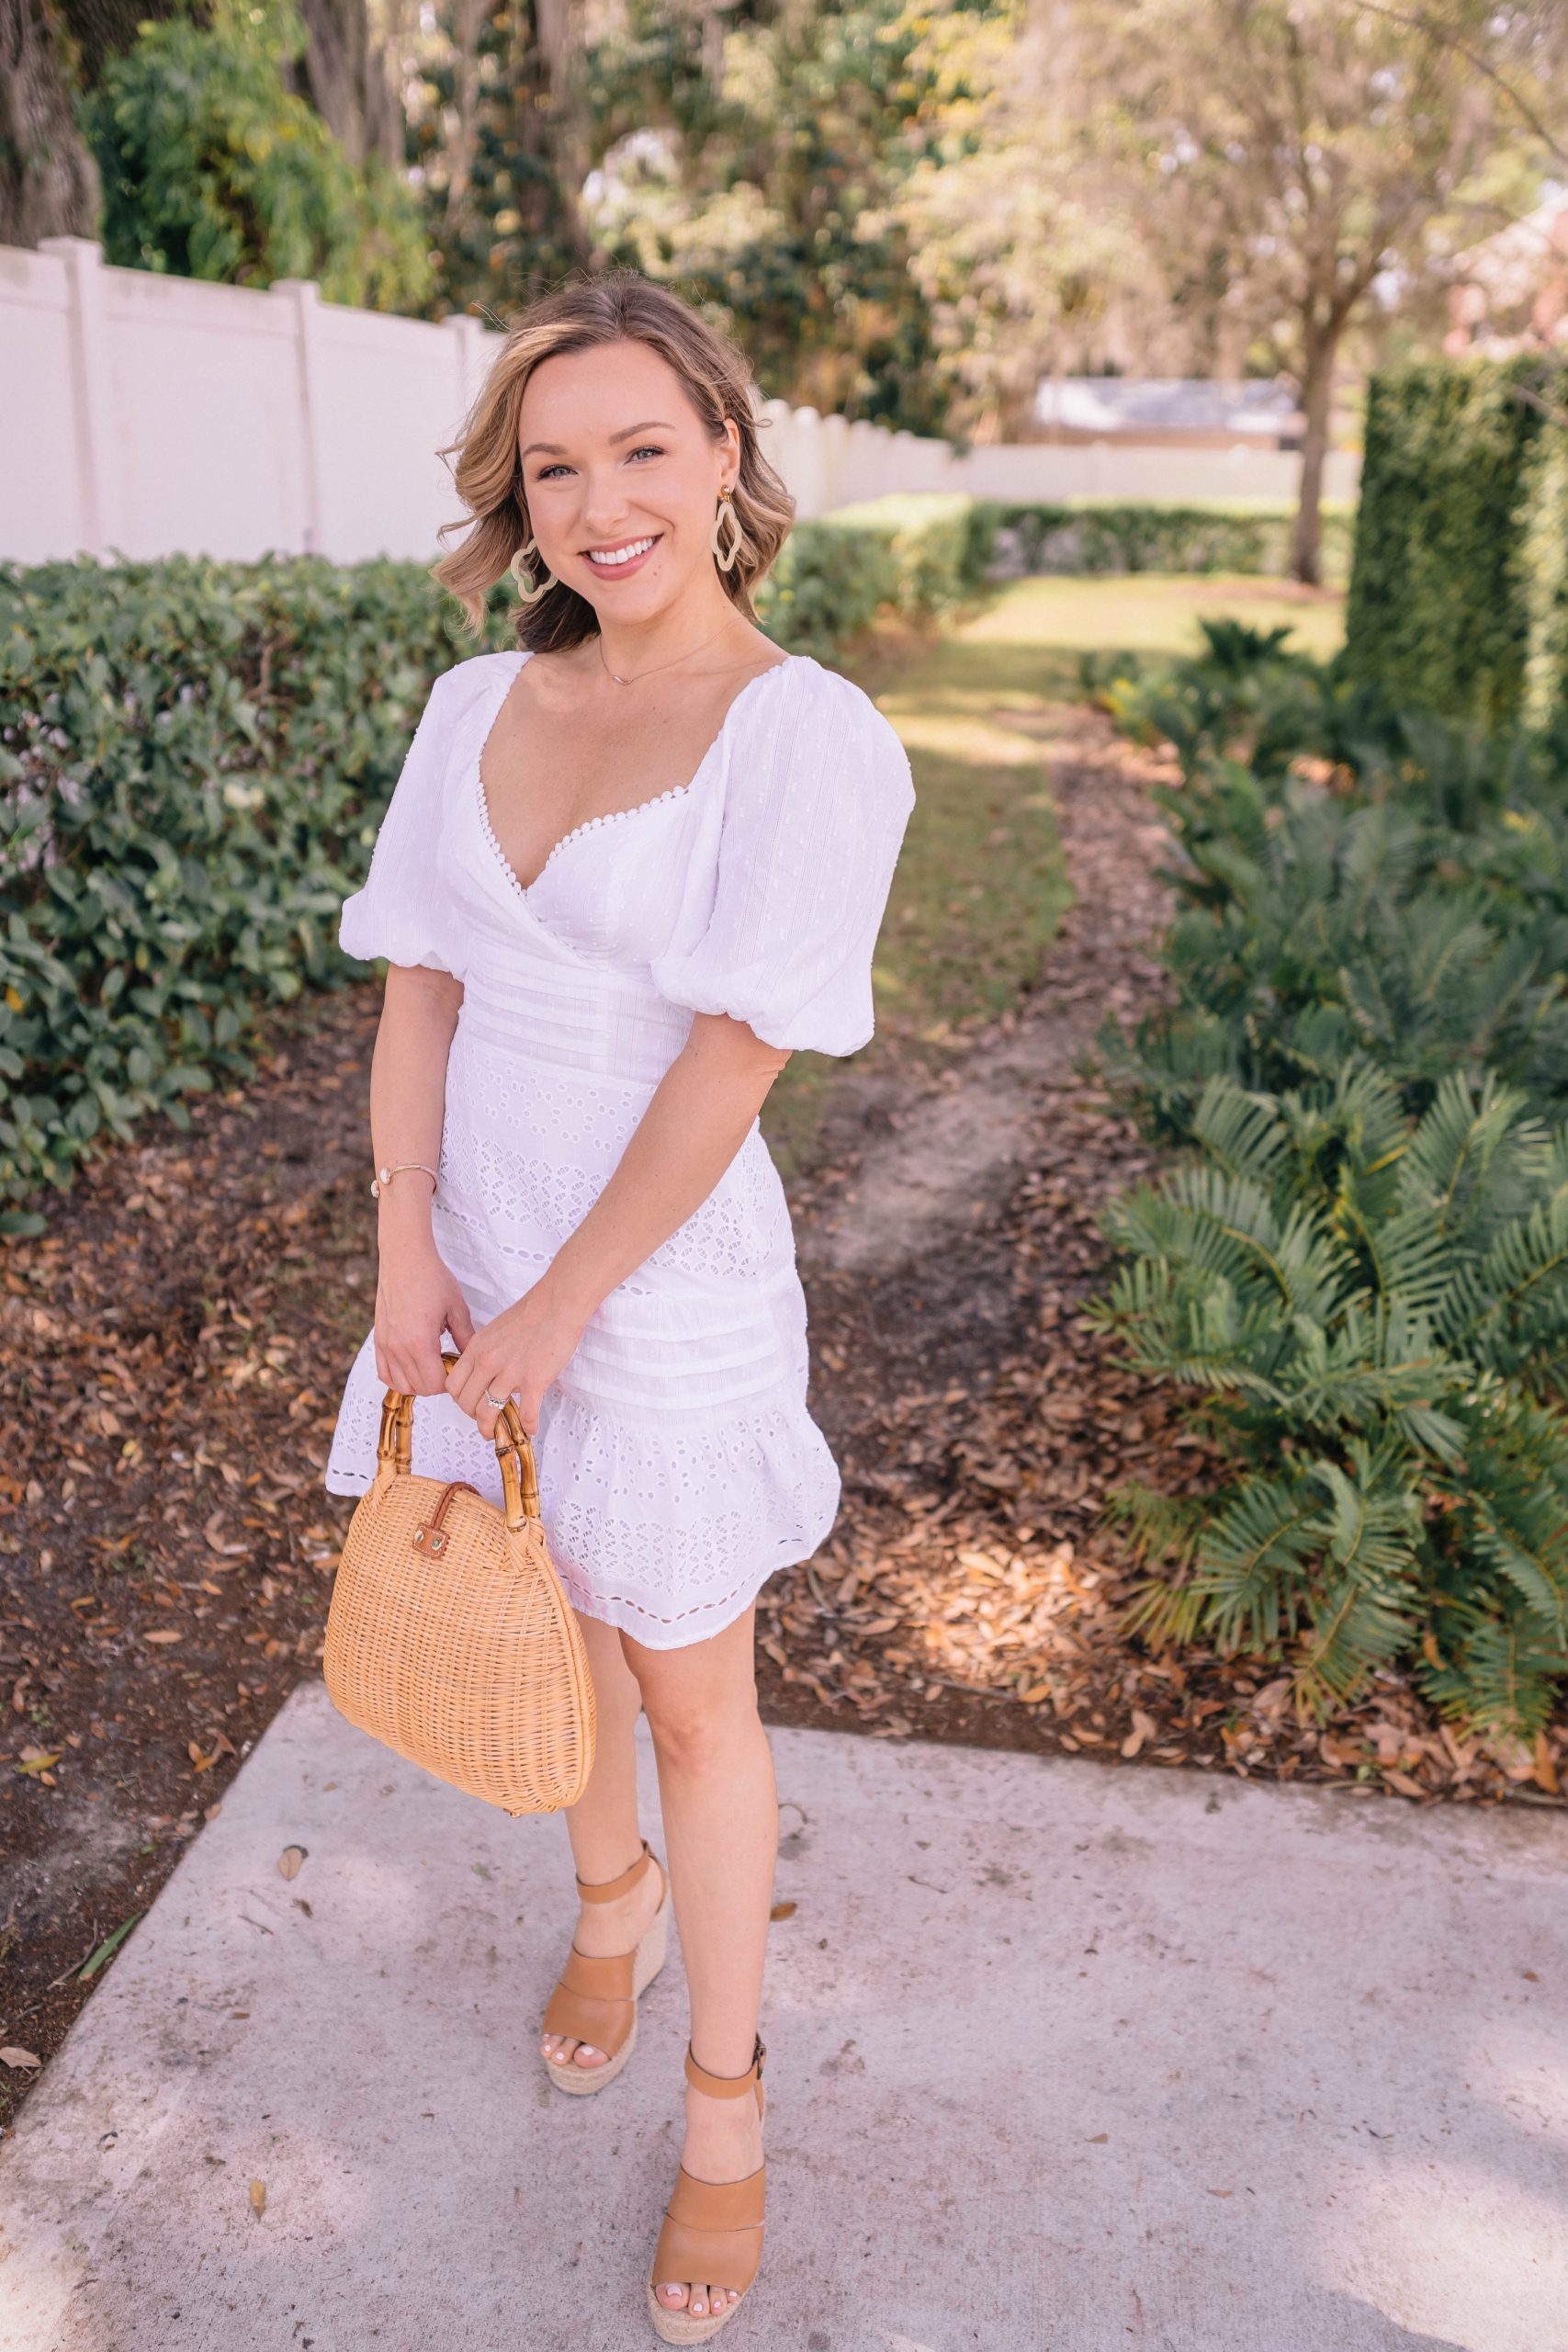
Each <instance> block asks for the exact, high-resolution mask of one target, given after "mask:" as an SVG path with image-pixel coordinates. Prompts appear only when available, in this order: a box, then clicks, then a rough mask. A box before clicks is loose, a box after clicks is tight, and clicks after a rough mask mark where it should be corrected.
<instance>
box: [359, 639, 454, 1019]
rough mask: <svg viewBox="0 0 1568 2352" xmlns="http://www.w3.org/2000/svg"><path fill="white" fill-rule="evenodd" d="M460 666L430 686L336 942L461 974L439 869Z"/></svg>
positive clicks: (367, 957) (450, 905)
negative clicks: (360, 885) (366, 866)
mask: <svg viewBox="0 0 1568 2352" xmlns="http://www.w3.org/2000/svg"><path fill="white" fill-rule="evenodd" d="M465 666H466V665H465V664H462V663H459V664H458V665H457V669H455V670H447V671H444V672H443V673H442V674H441V676H440V677H438V678H437V679H436V681H435V683H434V685H433V686H432V687H431V690H430V694H429V695H428V697H427V699H426V702H425V706H424V709H423V713H422V714H421V717H420V721H419V725H418V726H417V727H416V728H415V729H414V735H413V741H412V742H411V744H410V745H409V748H408V752H407V756H406V757H405V759H404V761H403V764H402V769H401V771H400V775H399V777H398V781H397V783H396V785H395V786H393V788H392V797H391V799H390V800H389V802H388V804H387V813H386V815H385V816H384V817H383V818H382V820H381V826H380V831H378V834H377V836H376V846H375V850H374V852H373V853H372V855H371V859H370V871H369V874H368V875H367V877H366V881H365V887H364V888H363V889H361V890H356V891H355V894H354V896H353V897H352V898H349V899H344V902H343V913H342V916H341V918H340V921H339V924H338V944H339V946H340V947H341V948H342V949H343V950H344V954H345V955H348V956H359V957H360V958H362V959H363V960H364V961H365V962H367V963H368V962H370V961H372V960H373V959H374V958H375V957H376V956H386V957H387V958H388V960H389V962H390V963H393V964H423V965H426V966H428V967H430V968H431V969H433V970H434V971H438V972H449V973H451V974H452V975H453V977H454V978H457V979H461V978H462V977H463V970H464V966H465V962H466V960H467V959H466V953H465V948H464V929H463V922H462V919H461V916H460V913H459V911H458V909H457V904H456V901H455V899H454V898H453V895H452V892H451V888H450V887H449V885H448V884H447V883H446V881H445V879H444V878H443V875H442V870H441V863H440V849H441V835H442V830H443V825H444V822H445V816H446V802H447V795H446V788H445V787H446V779H447V776H448V774H449V771H450V766H451V752H452V744H453V735H454V729H455V723H456V720H457V715H458V711H459V707H460V701H461V698H462V695H463V684H462V680H461V673H462V670H463V668H464V667H465Z"/></svg>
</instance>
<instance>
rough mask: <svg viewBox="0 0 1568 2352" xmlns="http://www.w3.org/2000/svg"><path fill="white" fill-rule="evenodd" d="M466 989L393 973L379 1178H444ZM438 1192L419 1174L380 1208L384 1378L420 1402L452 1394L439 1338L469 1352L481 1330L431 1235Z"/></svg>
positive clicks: (376, 1127)
mask: <svg viewBox="0 0 1568 2352" xmlns="http://www.w3.org/2000/svg"><path fill="white" fill-rule="evenodd" d="M462 1001H463V983H462V981H461V980H457V979H454V978H452V977H451V975H450V974H449V973H446V972H437V971H433V970H431V969H430V968H429V967H427V966H425V965H413V964H389V966H388V967H387V991H386V995H385V998H384V999H383V1001H382V1005H381V1020H380V1024H379V1026H378V1029H377V1032H376V1049H375V1052H374V1054H373V1055H372V1057H371V1062H370V1137H371V1149H372V1151H373V1152H374V1155H375V1160H376V1165H377V1167H378V1168H389V1167H391V1166H393V1165H394V1163H395V1162H396V1161H398V1160H400V1159H409V1160H419V1161H422V1162H423V1165H424V1166H425V1167H427V1168H436V1167H439V1165H440V1160H441V1130H442V1125H443V1123H444V1121H445V1117H446V1057H447V1055H448V1054H449V1052H450V1051H451V1046H452V1035H453V1032H454V1030H455V1029H456V1028H457V1013H458V1010H459V1008H460V1006H461V1004H462ZM434 1190H435V1188H434V1184H432V1183H431V1182H430V1181H429V1179H428V1178H426V1177H424V1176H422V1175H421V1174H420V1173H419V1170H417V1169H410V1170H407V1171H405V1173H404V1174H402V1175H400V1176H394V1177H393V1179H392V1181H391V1182H390V1183H389V1184H386V1185H383V1187H382V1189H381V1192H380V1193H379V1195H378V1199H377V1203H376V1209H377V1238H378V1247H379V1251H380V1264H379V1270H378V1277H377V1283H376V1377H377V1378H378V1380H379V1381H380V1382H381V1383H382V1385H384V1386H386V1387H389V1388H397V1389H400V1390H402V1391H403V1392H404V1393H405V1394H406V1395H408V1396H412V1397H432V1396H435V1395H437V1394H438V1393H439V1391H440V1390H441V1389H442V1387H443V1386H444V1385H446V1384H445V1375H444V1374H443V1372H442V1369H441V1334H442V1331H443V1329H446V1330H449V1331H450V1332H451V1334H452V1337H453V1339H454V1340H456V1341H457V1345H458V1346H459V1347H460V1348H461V1347H463V1346H465V1345H466V1344H467V1343H468V1340H471V1339H472V1337H473V1329H474V1327H473V1321H472V1318H471V1317H470V1316H469V1314H468V1302H467V1301H466V1300H465V1298H464V1296H463V1294H462V1292H461V1290H460V1289H459V1288H458V1285H457V1277H456V1275H455V1274H453V1273H452V1272H451V1271H450V1269H449V1268H448V1267H447V1265H446V1261H444V1259H443V1258H442V1256H441V1253H440V1251H439V1250H437V1249H436V1247H435V1238H434V1232H433V1230H432V1227H431V1219H430V1204H431V1201H432V1198H433V1196H434Z"/></svg>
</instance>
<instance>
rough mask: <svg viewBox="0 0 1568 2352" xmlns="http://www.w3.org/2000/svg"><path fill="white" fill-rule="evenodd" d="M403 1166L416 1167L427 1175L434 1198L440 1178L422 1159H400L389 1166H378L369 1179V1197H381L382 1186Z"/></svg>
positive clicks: (422, 1173) (431, 1195)
mask: <svg viewBox="0 0 1568 2352" xmlns="http://www.w3.org/2000/svg"><path fill="white" fill-rule="evenodd" d="M405 1168H417V1169H418V1170H419V1171H420V1173H421V1175H422V1176H428V1177H429V1179H430V1197H431V1199H432V1200H434V1198H435V1194H436V1192H437V1191H438V1189H439V1186H440V1181H441V1180H440V1178H439V1177H438V1176H437V1175H436V1173H435V1170H434V1168H427V1167H426V1166H425V1164H424V1162H423V1159H400V1160H398V1161H396V1162H395V1164H394V1165H393V1166H392V1167H390V1168H378V1170H377V1171H376V1173H375V1175H374V1176H372V1178H371V1179H370V1197H371V1199H372V1200H373V1201H378V1200H379V1199H380V1197H381V1192H382V1188H383V1186H385V1185H388V1184H389V1183H390V1182H391V1181H392V1179H393V1177H394V1176H398V1175H400V1174H401V1173H402V1170H404V1169H405Z"/></svg>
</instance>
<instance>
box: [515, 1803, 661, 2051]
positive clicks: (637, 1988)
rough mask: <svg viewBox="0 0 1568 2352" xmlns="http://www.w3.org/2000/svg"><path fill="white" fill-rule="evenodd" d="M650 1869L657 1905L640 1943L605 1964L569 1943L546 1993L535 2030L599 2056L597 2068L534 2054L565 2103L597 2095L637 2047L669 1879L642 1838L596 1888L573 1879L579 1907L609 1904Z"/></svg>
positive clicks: (657, 1968) (657, 1957)
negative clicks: (615, 1874)
mask: <svg viewBox="0 0 1568 2352" xmlns="http://www.w3.org/2000/svg"><path fill="white" fill-rule="evenodd" d="M650 1869H652V1870H657V1871H658V1872H659V1875H660V1882H661V1884H660V1896H659V1908H658V1910H657V1911H656V1912H655V1913H654V1915H653V1917H652V1918H651V1919H650V1920H649V1924H648V1928H647V1930H646V1932H645V1933H644V1935H643V1937H642V1939H641V1940H640V1941H639V1942H638V1943H637V1945H636V1946H635V1947H634V1948H633V1950H632V1951H618V1952H614V1953H612V1954H611V1955H610V1956H609V1957H608V1958H607V1959H596V1958H595V1957H594V1956H593V1954H592V1953H591V1952H585V1951H579V1950H578V1948H577V1946H576V1944H575V1943H574V1944H573V1945H572V1947H571V1950H570V1951H569V1952H568V1954H567V1959H566V1966H565V1967H564V1968H563V1969H562V1971H561V1973H560V1977H559V1980H558V1983H557V1985H556V1989H555V1991H554V1992H553V1993H552V1994H551V1995H550V1999H549V2006H548V2007H547V2009H546V2011H545V2018H544V2023H543V2025H542V2026H541V2027H540V2029H539V2030H540V2031H541V2032H542V2033H554V2034H559V2035H562V2036H565V2037H570V2039H571V2040H572V2041H585V2042H587V2044H588V2045H589V2047H590V2049H592V2050H602V2051H603V2052H604V2064H603V2065H599V2066H580V2065H579V2064H578V2063H577V2060H576V2058H575V2057H572V2058H569V2059H568V2060H567V2061H566V2063H565V2064H559V2063H558V2061H557V2060H555V2059H554V2058H546V2057H545V2056H544V2055H543V2053H542V2052H541V2053H540V2061H539V2063H540V2064H541V2065H542V2066H543V2067H544V2070H545V2072H546V2074H547V2075H548V2076H549V2078H550V2080H551V2082H552V2083H554V2085H555V2086H556V2088H557V2090H558V2091H565V2092H567V2093H568V2094H569V2096H570V2097H571V2098H587V2097H588V2096H589V2094H590V2093H591V2092H593V2091H602V2090H603V2089H604V2087H605V2086H606V2084H609V2083H613V2082H614V2081H615V2076H616V2075H618V2074H619V2073H620V2072H621V2070H622V2068H623V2067H624V2066H625V2065H626V2061H627V2060H628V2059H629V2058H630V2056H631V2054H632V2052H633V2051H634V2050H635V2049H636V2048H637V2000H638V1997H639V1996H640V1995H641V1994H643V1993H644V1992H645V1991H646V1990H647V1988H648V1986H649V1985H651V1984H652V1982H653V1980H654V1978H655V1977H656V1976H657V1975H658V1973H659V1972H660V1969H661V1968H662V1967H663V1965H664V1959H665V1954H666V1952H667V1951H669V1948H670V1881H669V1877H668V1875H667V1874H666V1872H665V1870H664V1866H663V1864H662V1863H661V1862H660V1861H658V1860H656V1859H655V1857H654V1856H653V1855H652V1854H651V1853H650V1852H649V1846H648V1840H647V1839H646V1838H644V1840H643V1846H642V1852H641V1854H640V1856H639V1857H638V1859H637V1860H636V1861H635V1862H634V1863H633V1864H632V1866H631V1868H630V1870H627V1871H622V1873H621V1875H620V1877H619V1878H615V1879H610V1880H608V1881H607V1882H606V1883H604V1884H603V1885H600V1886H589V1885H585V1884H584V1883H583V1882H582V1880H581V1879H579V1880H578V1882H577V1891H578V1893H579V1894H580V1895H581V1897H582V1900H583V1901H584V1903H610V1902H613V1901H614V1900H615V1897H616V1896H617V1895H619V1894H630V1892H631V1890H632V1888H633V1887H634V1886H635V1885H636V1884H637V1881H638V1880H639V1879H640V1878H641V1877H642V1875H643V1872H644V1871H648V1870H650Z"/></svg>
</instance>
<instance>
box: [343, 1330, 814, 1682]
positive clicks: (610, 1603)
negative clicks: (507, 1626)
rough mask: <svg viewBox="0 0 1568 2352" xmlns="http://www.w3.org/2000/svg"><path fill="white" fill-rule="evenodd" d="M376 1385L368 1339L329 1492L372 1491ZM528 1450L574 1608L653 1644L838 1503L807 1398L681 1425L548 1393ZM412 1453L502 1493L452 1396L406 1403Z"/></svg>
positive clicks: (433, 1473)
mask: <svg viewBox="0 0 1568 2352" xmlns="http://www.w3.org/2000/svg"><path fill="white" fill-rule="evenodd" d="M384 1393H385V1392H384V1391H383V1389H382V1387H381V1385H380V1384H379V1382H378V1380H377V1378H376V1374H375V1357H374V1351H373V1342H372V1340H370V1339H369V1338H367V1340H366V1342H365V1346H364V1348H363V1349H362V1350H361V1351H360V1354H359V1356H358V1358H357V1359H356V1360H355V1365H354V1368H353V1370H352V1371H351V1373H350V1374H349V1380H348V1386H347V1388H346V1390H345V1392H344V1402H343V1408H342V1411H341V1412H340V1414H339V1416H338V1422H337V1428H336V1430H335V1432H334V1434H333V1443H332V1449H331V1452H330V1453H329V1456H328V1460H327V1467H326V1472H325V1476H324V1478H323V1484H324V1486H325V1487H326V1490H327V1492H328V1493H329V1494H336V1495H360V1494H363V1493H364V1492H365V1489H366V1488H367V1487H368V1486H369V1484H370V1481H371V1479H372V1477H373V1476H375V1469H376V1440H377V1437H378V1432H379V1430H380V1420H381V1402H382V1397H383V1395H384ZM534 1452H535V1458H536V1463H537V1464H538V1472H539V1508H540V1511H541V1514H542V1516H543V1519H544V1523H545V1532H546V1533H547V1536H548V1538H549V1543H550V1549H551V1552H552V1553H553V1555H554V1556H555V1560H556V1564H557V1566H558V1568H559V1570H560V1574H561V1581H562V1583H563V1584H564V1586H565V1588H566V1591H567V1596H568V1598H569V1599H570V1601H571V1604H572V1606H573V1608H574V1609H576V1610H577V1611H579V1612H580V1613H581V1615H583V1616H586V1617H593V1618H596V1619H598V1620H599V1622H600V1623H603V1624H607V1625H614V1626H616V1627H617V1628H618V1629H619V1630H620V1631H621V1632H622V1633H626V1634H630V1635H631V1636H632V1638H633V1639H634V1640H635V1641H637V1642H640V1643H641V1644H642V1645H643V1646H644V1647H645V1648H647V1649H657V1650H666V1649H683V1648H685V1647H687V1646H688V1645H690V1644H691V1643H693V1642H701V1641H706V1640H708V1639H709V1638H710V1637H711V1636H712V1635H713V1634H719V1633H722V1632H723V1631H724V1629H725V1627H726V1626H727V1625H729V1624H732V1623H734V1621H735V1620H736V1619H737V1618H738V1617H739V1616H740V1615H742V1614H743V1612H744V1611H745V1610H746V1609H747V1608H748V1607H749V1606H750V1603H751V1601H752V1600H754V1599H755V1597H756V1595H757V1593H758V1592H759V1591H760V1590H761V1587H762V1586H763V1585H764V1584H765V1583H766V1582H767V1580H768V1578H769V1577H771V1576H773V1574H774V1573H775V1572H776V1571H777V1570H778V1569H780V1568H784V1567H790V1566H794V1565H795V1563H796V1562H797V1561H800V1560H806V1559H809V1558H810V1557H811V1555H812V1554H813V1553H814V1552H815V1551H816V1550H817V1549H818V1545H819V1544H821V1543H822V1542H823V1541H824V1539H825V1538H826V1536H827V1535H828V1533H829V1530H830V1529H831V1527H832V1524H833V1521H834V1519H835V1518H836V1517H837V1514H838V1509H839V1498H840V1478H839V1469H838V1464H836V1463H835V1461H834V1460H833V1456H832V1454H831V1453H830V1452H829V1447H828V1442H827V1440H826V1439H825V1438H824V1437H823V1435H822V1432H821V1430H819V1429H818V1426H817V1424H816V1422H815V1421H814V1420H812V1419H811V1417H810V1415H809V1414H808V1413H807V1411H806V1408H805V1407H804V1405H803V1404H796V1403H786V1404H782V1405H777V1406H771V1407H767V1408H762V1409H761V1410H759V1409H756V1408H755V1407H752V1408H751V1409H749V1410H747V1411H744V1412H741V1413H738V1414H736V1415H733V1416H729V1417H726V1418H724V1419H712V1418H707V1417H705V1419H704V1421H703V1423H702V1426H701V1427H700V1428H693V1427H690V1426H688V1427H685V1428H682V1426H681V1423H680V1419H679V1418H678V1417H673V1416H672V1417H671V1418H670V1419H669V1421H668V1422H667V1423H666V1424H665V1425H664V1426H660V1423H659V1422H658V1421H657V1420H655V1419H651V1418H650V1419H649V1420H648V1421H646V1422H637V1423H632V1422H629V1421H626V1420H623V1419H619V1418H618V1417H616V1416H615V1415H614V1414H613V1413H610V1412H607V1411H606V1410H605V1409H604V1408H602V1407H595V1406H592V1405H588V1404H584V1403H581V1402H580V1401H579V1400H578V1399H577V1398H576V1397H570V1396H568V1395H566V1394H564V1393H563V1392H562V1391H561V1390H559V1389H552V1390H550V1391H549V1393H548V1394H547V1397H546V1398H545V1402H544V1406H543V1408H542V1410H541V1413H540V1417H539V1429H538V1433H537V1435H536V1438H535V1441H534ZM412 1459H413V1468H414V1471H415V1472H416V1473H417V1475H418V1476H421V1477H427V1478H441V1479H450V1478H466V1479H468V1481H470V1483H471V1484H472V1485H474V1486H475V1487H478V1488H479V1492H480V1493H481V1494H482V1495H484V1496H486V1497H487V1498H489V1499H490V1500H491V1502H495V1503H499V1502H500V1501H501V1500H502V1483H501V1468H500V1464H498V1462H497V1461H496V1457H495V1449H494V1447H493V1446H492V1445H491V1443H490V1442H489V1441H488V1440H487V1439H485V1438H483V1437H481V1436H480V1434H479V1430H478V1429H477V1428H476V1427H475V1425H474V1423H473V1422H472V1421H471V1420H470V1419H468V1415H467V1414H466V1413H464V1412H463V1411H461V1410H460V1408H458V1406H457V1404H455V1403H454V1401H453V1399H452V1398H451V1397H448V1396H446V1395H441V1396H434V1397H416V1398H415V1399H414V1418H413V1457H412ZM727 1498H734V1499H733V1501H728V1500H727ZM721 1503H722V1504H723V1505H724V1507H722V1508H716V1505H719V1504H721Z"/></svg>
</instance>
